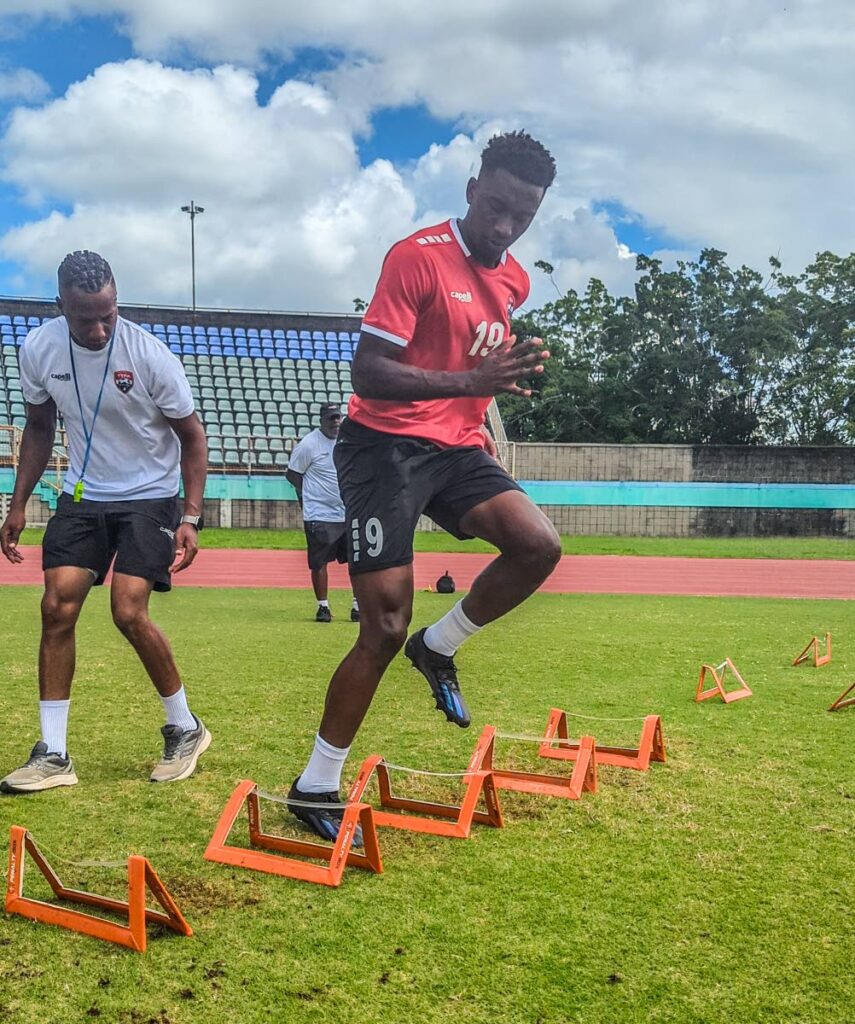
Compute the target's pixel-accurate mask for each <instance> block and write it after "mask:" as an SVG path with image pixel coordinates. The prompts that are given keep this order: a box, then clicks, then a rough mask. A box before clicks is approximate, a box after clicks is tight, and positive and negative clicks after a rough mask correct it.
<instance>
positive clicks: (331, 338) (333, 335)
mask: <svg viewBox="0 0 855 1024" xmlns="http://www.w3.org/2000/svg"><path fill="white" fill-rule="evenodd" d="M324 339H325V340H326V341H334V342H336V343H337V342H338V335H337V334H336V333H335V331H327V332H326V334H325V335H324Z"/></svg>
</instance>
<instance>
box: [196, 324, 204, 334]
mask: <svg viewBox="0 0 855 1024" xmlns="http://www.w3.org/2000/svg"><path fill="white" fill-rule="evenodd" d="M193 334H194V335H199V334H201V335H202V337H204V336H205V328H204V327H200V326H199V325H198V324H197V325H196V326H195V327H194V328H193Z"/></svg>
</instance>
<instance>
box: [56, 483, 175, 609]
mask: <svg viewBox="0 0 855 1024" xmlns="http://www.w3.org/2000/svg"><path fill="white" fill-rule="evenodd" d="M180 519H181V503H180V502H179V500H178V498H177V497H175V498H144V499H142V500H140V501H86V500H85V499H84V500H83V501H80V502H75V501H74V500H73V499H72V497H71V495H70V494H61V495H60V497H59V501H58V502H57V506H56V515H54V517H53V518H52V519H51V520H50V522H49V523H48V524H47V529H46V530H45V536H44V541H43V542H42V568H43V569H59V568H61V567H62V566H65V565H75V566H79V567H80V568H81V569H90V570H91V571H92V572H93V573H94V574H95V586H96V587H97V586H100V585H101V584H102V583H103V582H104V577H105V576H106V575H107V570H108V569H109V568H110V563H111V562H112V561H113V558H114V557H115V559H116V561H115V564H114V565H113V571H114V572H121V573H125V574H126V575H128V576H141V577H142V578H143V579H144V580H150V581H151V582H152V583H153V584H154V589H155V590H160V591H167V590H171V589H172V581H171V577H170V575H169V567H170V566H171V565H172V562H173V559H174V558H175V530H176V528H177V527H178V523H179V521H180Z"/></svg>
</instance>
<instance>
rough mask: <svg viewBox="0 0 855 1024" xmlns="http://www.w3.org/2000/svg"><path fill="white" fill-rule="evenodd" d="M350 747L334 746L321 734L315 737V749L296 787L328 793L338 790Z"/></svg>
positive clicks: (307, 791) (306, 791) (302, 790)
mask: <svg viewBox="0 0 855 1024" xmlns="http://www.w3.org/2000/svg"><path fill="white" fill-rule="evenodd" d="M349 753H350V747H334V746H333V745H332V743H327V741H326V740H325V739H324V738H323V736H321V734H320V733H318V735H317V736H316V737H315V749H314V750H313V751H312V756H311V757H310V758H309V763H308V764H307V765H306V769H305V771H304V772H303V774H302V775H301V776H300V781H299V782H298V783H297V788H298V789H299V790H300V791H301V792H303V793H330V792H333V791H336V792H337V791H338V787H339V785H340V783H341V772H342V769H343V768H344V762H345V761H346V760H347V755H348V754H349Z"/></svg>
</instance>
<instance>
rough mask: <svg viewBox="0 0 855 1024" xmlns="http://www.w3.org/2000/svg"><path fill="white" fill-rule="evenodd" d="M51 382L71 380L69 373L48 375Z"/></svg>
mask: <svg viewBox="0 0 855 1024" xmlns="http://www.w3.org/2000/svg"><path fill="white" fill-rule="evenodd" d="M50 379H51V380H71V374H70V373H52V374H51V375H50Z"/></svg>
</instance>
